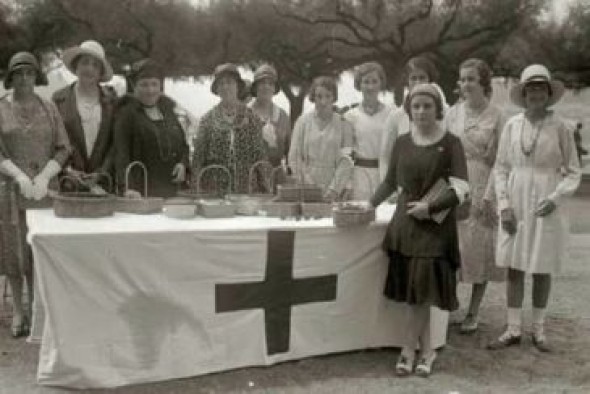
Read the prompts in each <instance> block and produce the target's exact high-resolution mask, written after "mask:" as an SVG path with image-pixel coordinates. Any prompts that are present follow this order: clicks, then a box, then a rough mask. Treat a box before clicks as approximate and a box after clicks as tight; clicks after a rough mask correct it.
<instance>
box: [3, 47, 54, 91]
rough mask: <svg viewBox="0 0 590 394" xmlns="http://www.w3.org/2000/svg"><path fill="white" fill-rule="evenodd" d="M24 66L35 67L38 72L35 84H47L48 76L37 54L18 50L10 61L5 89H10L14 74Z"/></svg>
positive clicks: (5, 79)
mask: <svg viewBox="0 0 590 394" xmlns="http://www.w3.org/2000/svg"><path fill="white" fill-rule="evenodd" d="M23 67H33V69H35V71H36V72H37V78H36V79H35V85H47V78H46V77H45V74H43V72H42V71H41V67H40V66H39V62H38V61H37V59H36V58H35V55H33V54H32V53H30V52H17V53H15V54H14V55H13V56H12V57H11V58H10V61H9V62H8V72H7V73H6V78H4V89H10V88H11V87H12V74H14V72H15V71H16V70H18V69H20V68H23Z"/></svg>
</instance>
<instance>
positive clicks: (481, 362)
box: [0, 198, 590, 394]
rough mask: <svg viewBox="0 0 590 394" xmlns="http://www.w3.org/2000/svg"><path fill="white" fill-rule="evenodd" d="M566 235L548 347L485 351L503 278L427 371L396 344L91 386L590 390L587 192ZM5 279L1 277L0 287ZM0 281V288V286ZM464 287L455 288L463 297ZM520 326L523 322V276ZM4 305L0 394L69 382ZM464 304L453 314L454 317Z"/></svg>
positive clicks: (149, 392)
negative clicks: (410, 366)
mask: <svg viewBox="0 0 590 394" xmlns="http://www.w3.org/2000/svg"><path fill="white" fill-rule="evenodd" d="M570 205H571V212H572V234H571V241H570V247H569V250H568V255H567V256H565V258H566V260H567V262H566V263H565V264H564V272H563V273H562V274H561V275H560V276H559V277H557V278H555V280H554V285H553V292H552V300H551V303H550V307H549V311H548V319H547V324H546V329H547V335H548V338H549V339H550V341H551V343H552V346H553V347H554V351H553V352H552V353H550V354H541V353H539V352H538V351H537V350H536V349H535V348H533V346H532V344H531V341H530V336H528V335H527V336H526V337H525V340H524V343H523V344H521V346H520V347H514V348H511V349H507V350H502V351H497V352H490V351H488V350H486V349H485V345H486V343H487V342H488V341H489V340H491V339H492V338H494V337H496V336H497V335H499V334H500V333H501V331H502V329H503V325H504V322H505V318H504V315H505V314H504V300H505V297H504V291H505V286H504V284H492V285H491V286H490V287H489V290H488V292H487V294H486V298H485V299H484V303H483V306H482V310H481V322H480V323H481V324H480V330H479V332H478V333H476V334H474V335H471V336H462V335H459V334H458V329H457V327H456V326H451V327H450V329H449V338H448V344H447V346H445V348H444V349H443V350H442V351H441V352H440V355H439V358H438V360H437V363H436V364H435V370H434V373H433V375H432V376H431V377H430V378H429V379H424V378H419V377H408V378H397V377H396V376H395V374H394V371H393V366H394V362H395V359H396V357H397V354H398V350H395V349H378V350H367V351H359V352H352V353H344V354H337V355H329V356H324V357H316V358H311V359H305V360H301V361H294V362H287V363H283V364H279V365H276V366H272V367H266V368H246V369H241V370H236V371H228V372H224V373H217V374H212V375H207V376H201V377H195V378H191V379H183V380H175V381H169V382H162V383H154V384H149V385H141V386H133V387H125V388H120V389H113V390H94V391H84V392H92V393H127V394H156V393H166V394H168V393H322V394H323V393H355V394H356V393H404V394H406V393H407V394H411V393H448V394H451V393H453V394H457V393H461V394H463V393H477V394H480V393H520V394H528V393H548V394H549V393H551V394H553V393H590V198H585V199H581V198H577V199H575V200H573V201H572V203H571V204H570ZM2 284H3V283H1V282H0V285H2ZM0 289H1V287H0ZM468 290H469V289H468V287H467V286H465V285H461V286H460V288H459V293H460V299H461V301H462V305H466V303H467V299H468V295H469V294H468ZM526 298H527V300H526V302H525V321H524V323H525V326H524V327H525V329H526V328H527V327H528V323H529V321H530V283H527V291H526ZM9 313H10V311H9V308H8V307H7V306H6V305H5V304H4V303H0V393H2V394H4V393H7V394H29V393H30V394H32V393H43V394H50V393H51V394H53V393H55V394H57V393H68V392H72V391H71V390H63V389H56V388H48V387H41V386H38V385H37V384H36V381H35V372H36V366H37V358H38V350H39V347H38V346H36V345H31V344H27V343H25V341H24V340H13V339H12V338H10V336H9V329H8V327H9V321H10V319H9ZM462 313H463V312H462V311H459V312H458V313H456V314H455V315H454V316H453V318H454V319H460V318H461V315H462Z"/></svg>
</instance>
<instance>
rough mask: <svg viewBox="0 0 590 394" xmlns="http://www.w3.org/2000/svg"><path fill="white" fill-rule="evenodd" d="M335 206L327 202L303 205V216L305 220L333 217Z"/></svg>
mask: <svg viewBox="0 0 590 394" xmlns="http://www.w3.org/2000/svg"><path fill="white" fill-rule="evenodd" d="M332 209H333V205H332V204H330V203H325V202H304V203H301V215H302V216H303V218H304V219H322V218H329V217H332Z"/></svg>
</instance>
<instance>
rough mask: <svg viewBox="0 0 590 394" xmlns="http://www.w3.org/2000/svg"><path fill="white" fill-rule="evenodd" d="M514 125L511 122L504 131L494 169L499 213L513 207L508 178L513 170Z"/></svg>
mask: <svg viewBox="0 0 590 394" xmlns="http://www.w3.org/2000/svg"><path fill="white" fill-rule="evenodd" d="M512 124H513V122H512V121H509V122H508V123H506V125H505V126H504V128H503V129H502V134H501V135H500V142H499V143H498V154H497V155H496V162H495V163H494V169H493V174H494V185H495V190H496V198H497V200H498V210H499V211H502V210H504V209H506V208H510V205H511V204H510V200H509V196H508V176H509V175H510V171H511V170H512V163H510V157H509V156H510V144H511V139H512Z"/></svg>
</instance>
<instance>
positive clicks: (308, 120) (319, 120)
mask: <svg viewBox="0 0 590 394" xmlns="http://www.w3.org/2000/svg"><path fill="white" fill-rule="evenodd" d="M309 99H310V101H311V102H312V103H314V105H315V108H314V110H313V111H311V112H308V113H305V114H303V115H301V116H300V117H299V119H297V121H296V122H295V126H294V128H293V136H292V138H291V148H290V149H289V166H290V167H291V170H292V171H293V176H294V177H295V178H296V179H297V181H298V182H305V183H313V184H316V185H318V186H320V187H321V188H322V190H323V193H324V199H325V200H327V201H335V200H339V199H343V198H344V197H345V196H344V194H345V188H346V185H347V184H348V182H349V180H350V176H351V172H352V164H351V160H350V154H351V151H352V126H351V125H350V123H348V121H346V120H345V119H344V118H342V116H341V115H340V114H337V113H335V112H334V103H335V102H336V100H337V99H338V88H337V85H336V80H335V79H334V78H332V77H326V76H323V77H317V78H316V79H314V81H313V83H312V85H311V88H310V91H309Z"/></svg>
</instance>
